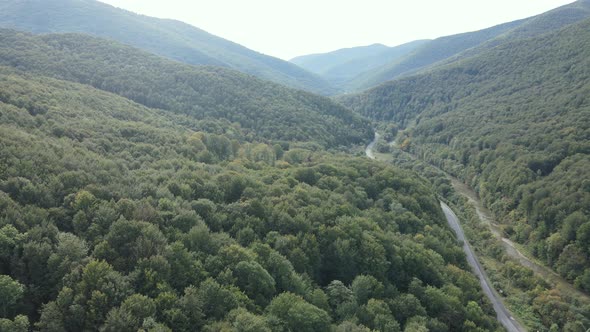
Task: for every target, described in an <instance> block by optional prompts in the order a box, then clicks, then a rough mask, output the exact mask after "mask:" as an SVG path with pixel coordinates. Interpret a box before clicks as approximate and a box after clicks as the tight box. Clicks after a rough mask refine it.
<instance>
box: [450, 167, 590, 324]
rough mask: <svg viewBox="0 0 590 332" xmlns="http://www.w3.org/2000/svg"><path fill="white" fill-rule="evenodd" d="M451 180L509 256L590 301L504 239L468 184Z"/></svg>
mask: <svg viewBox="0 0 590 332" xmlns="http://www.w3.org/2000/svg"><path fill="white" fill-rule="evenodd" d="M449 178H450V179H451V183H452V184H453V188H455V191H456V192H458V193H460V194H461V195H463V196H464V197H465V198H467V200H468V201H469V203H471V204H472V205H473V207H474V208H475V211H476V212H477V215H478V217H479V219H480V220H481V221H482V222H483V223H485V224H486V225H487V226H488V227H489V229H490V231H491V232H492V234H493V235H494V236H495V237H496V238H498V239H500V240H502V244H503V246H504V249H505V250H506V251H505V252H506V254H507V255H508V256H510V257H512V258H514V259H516V260H517V261H518V262H520V264H522V265H523V266H526V267H528V268H530V269H531V270H533V272H535V274H537V275H538V276H540V277H541V278H543V279H545V280H546V281H548V282H549V283H550V284H553V285H554V286H555V288H557V289H559V291H561V292H563V293H564V294H567V295H568V296H572V297H575V298H578V299H582V300H584V301H590V296H588V294H586V293H584V292H582V291H580V290H579V289H577V288H575V287H574V286H573V285H572V284H570V283H569V282H567V280H565V279H563V278H562V277H561V276H559V275H558V274H557V273H555V271H553V270H551V269H550V268H549V267H547V266H544V265H541V264H538V263H536V262H535V261H533V260H532V259H530V258H529V257H528V256H527V255H525V254H523V253H522V252H520V251H519V250H518V248H517V246H516V245H515V244H514V243H513V242H512V241H510V240H509V239H507V238H505V237H504V232H503V230H502V229H501V228H500V226H499V225H498V224H496V222H495V221H494V219H493V217H492V213H491V212H490V211H489V210H488V209H486V208H485V207H484V206H483V204H482V202H481V201H480V200H479V198H478V196H477V194H476V193H475V192H474V191H473V190H472V189H471V188H469V187H468V186H467V185H466V184H464V183H463V182H461V181H459V180H458V179H456V178H454V177H451V176H449ZM589 332H590V331H589Z"/></svg>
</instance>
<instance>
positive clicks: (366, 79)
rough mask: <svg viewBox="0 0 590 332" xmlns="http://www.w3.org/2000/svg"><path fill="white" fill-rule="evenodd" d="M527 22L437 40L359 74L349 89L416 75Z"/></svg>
mask: <svg viewBox="0 0 590 332" xmlns="http://www.w3.org/2000/svg"><path fill="white" fill-rule="evenodd" d="M523 22H524V21H522V20H521V21H515V22H510V23H504V24H500V25H497V26H494V27H491V28H488V29H484V30H479V31H475V32H466V33H461V34H457V35H451V36H446V37H440V38H437V39H434V40H432V41H430V42H428V43H425V44H424V45H422V46H421V47H419V48H418V49H416V50H415V51H414V52H412V53H410V54H408V55H406V56H405V57H403V58H401V59H397V60H396V61H393V62H390V63H387V64H384V65H383V66H380V67H378V68H374V69H372V70H369V71H366V72H363V73H361V74H359V75H358V76H356V77H354V78H353V79H351V80H350V81H349V82H348V83H347V84H346V89H347V90H348V91H354V90H363V89H367V88H370V87H374V86H376V85H378V84H380V83H383V82H386V81H390V80H393V79H395V78H397V77H400V76H403V75H409V74H412V73H414V72H416V71H418V70H420V69H423V68H427V67H428V66H431V65H433V64H435V63H437V62H439V61H442V60H445V59H447V58H449V57H452V56H454V55H457V54H459V53H461V52H463V51H465V50H467V49H470V48H472V47H474V46H477V45H480V44H482V43H484V42H486V41H488V40H491V39H493V38H495V37H497V36H499V35H501V34H503V33H505V32H507V31H509V30H510V29H513V28H514V27H517V26H519V25H520V24H522V23H523Z"/></svg>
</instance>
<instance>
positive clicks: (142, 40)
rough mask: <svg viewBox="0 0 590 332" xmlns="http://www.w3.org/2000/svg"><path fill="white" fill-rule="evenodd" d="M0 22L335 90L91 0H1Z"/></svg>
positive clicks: (221, 43)
mask: <svg viewBox="0 0 590 332" xmlns="http://www.w3.org/2000/svg"><path fill="white" fill-rule="evenodd" d="M0 26H1V27H4V28H13V29H17V30H22V31H28V32H33V33H56V32H58V33H71V32H76V33H84V34H89V35H93V36H98V37H102V38H106V39H110V40H116V41H119V42H121V43H124V44H127V45H131V46H134V47H137V48H140V49H142V50H145V51H148V52H151V53H154V54H158V55H161V56H164V57H167V58H170V59H174V60H177V61H181V62H184V63H187V64H191V65H210V66H221V67H225V68H233V69H236V70H239V71H241V72H244V73H248V74H251V75H254V76H257V77H259V78H261V79H265V80H270V81H273V82H277V83H280V84H284V85H286V86H290V87H294V88H299V89H304V90H307V91H312V92H315V93H321V94H332V93H335V92H336V91H335V89H333V88H332V87H331V86H330V84H329V83H328V82H326V81H325V80H323V79H321V78H320V77H319V76H317V75H314V74H312V73H310V72H308V71H306V70H304V69H302V68H300V67H298V66H296V65H294V64H292V63H289V62H287V61H283V60H281V59H278V58H274V57H271V56H268V55H264V54H261V53H258V52H256V51H253V50H251V49H248V48H246V47H244V46H242V45H239V44H236V43H233V42H231V41H229V40H226V39H223V38H220V37H217V36H214V35H212V34H210V33H208V32H206V31H203V30H201V29H199V28H197V27H194V26H191V25H189V24H186V23H183V22H180V21H175V20H169V19H159V18H155V17H149V16H144V15H138V14H135V13H132V12H130V11H126V10H123V9H119V8H115V7H113V6H110V5H108V4H105V3H102V2H99V1H96V0H3V1H2V2H1V3H0Z"/></svg>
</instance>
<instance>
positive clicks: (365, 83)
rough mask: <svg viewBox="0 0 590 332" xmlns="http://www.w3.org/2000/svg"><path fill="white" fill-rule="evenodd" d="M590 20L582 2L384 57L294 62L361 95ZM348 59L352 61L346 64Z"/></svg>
mask: <svg viewBox="0 0 590 332" xmlns="http://www.w3.org/2000/svg"><path fill="white" fill-rule="evenodd" d="M589 17H590V1H588V0H579V1H576V2H574V3H571V4H568V5H564V6H561V7H558V8H556V9H553V10H550V11H548V12H546V13H543V14H540V15H537V16H533V17H529V18H525V19H521V20H516V21H513V22H507V23H503V24H499V25H497V26H493V27H489V28H486V29H482V30H478V31H472V32H465V33H460V34H455V35H450V36H443V37H439V38H436V39H434V40H426V41H415V42H412V43H408V44H403V45H399V46H396V47H391V48H389V49H387V50H385V51H381V48H379V47H375V46H367V47H357V48H350V49H343V50H338V51H334V52H329V53H323V54H313V55H308V56H301V57H297V58H295V59H292V60H291V61H292V62H294V63H296V64H298V65H300V66H302V67H303V68H306V69H307V70H310V71H312V72H314V73H317V74H318V75H320V76H322V77H323V78H325V79H326V80H328V81H330V82H331V83H332V84H333V85H335V86H337V87H338V88H340V89H341V90H343V91H347V92H354V91H362V90H365V89H369V88H372V87H375V86H377V85H379V84H382V83H384V82H387V81H390V80H394V79H399V78H402V77H407V76H409V75H413V74H416V73H420V72H425V71H428V70H432V69H434V68H437V67H439V66H442V65H445V64H449V63H453V62H456V61H460V60H462V59H465V58H469V57H473V56H477V55H479V54H481V53H483V52H486V51H488V50H490V49H492V48H494V47H496V46H498V45H501V44H504V43H507V42H514V41H516V40H520V39H526V38H531V37H535V36H539V35H542V34H545V33H549V32H551V31H556V30H559V29H561V28H563V27H565V26H567V25H569V24H573V23H576V22H579V21H581V20H584V19H586V18H589ZM381 46H382V45H381ZM347 57H349V58H352V59H351V60H350V61H342V60H344V59H347Z"/></svg>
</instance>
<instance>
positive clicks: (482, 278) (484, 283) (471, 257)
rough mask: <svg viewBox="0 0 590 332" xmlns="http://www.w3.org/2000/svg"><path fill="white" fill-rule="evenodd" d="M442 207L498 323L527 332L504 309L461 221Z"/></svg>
mask: <svg viewBox="0 0 590 332" xmlns="http://www.w3.org/2000/svg"><path fill="white" fill-rule="evenodd" d="M440 206H441V207H442V209H443V212H444V213H445V217H447V222H448V223H449V226H451V228H452V229H453V231H454V232H455V234H457V239H459V240H460V241H462V242H463V251H464V252H465V255H467V262H468V263H469V265H470V266H471V269H472V270H473V272H474V273H475V275H477V277H478V278H479V283H480V284H481V288H482V289H483V292H484V294H485V295H486V296H487V297H488V298H489V299H490V301H491V302H492V304H493V306H494V310H495V311H496V317H497V318H498V321H499V322H500V323H501V324H502V325H503V326H504V327H505V328H506V330H508V331H509V332H520V331H526V330H525V329H524V328H523V327H522V326H520V324H519V323H518V322H517V321H516V320H515V319H514V318H513V317H512V315H510V312H508V310H507V309H506V307H504V304H503V303H502V300H501V299H500V298H499V296H498V294H497V293H496V292H495V291H494V289H493V288H492V286H491V285H490V284H489V282H488V278H487V276H486V273H485V271H484V270H483V268H482V267H481V265H480V264H479V261H478V260H477V257H476V256H475V253H473V250H471V247H470V246H469V243H468V242H467V240H466V239H465V234H464V233H463V229H462V228H461V225H460V224H459V219H458V218H457V216H456V215H455V213H454V212H453V210H451V208H449V206H448V205H446V204H445V203H443V202H440Z"/></svg>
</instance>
